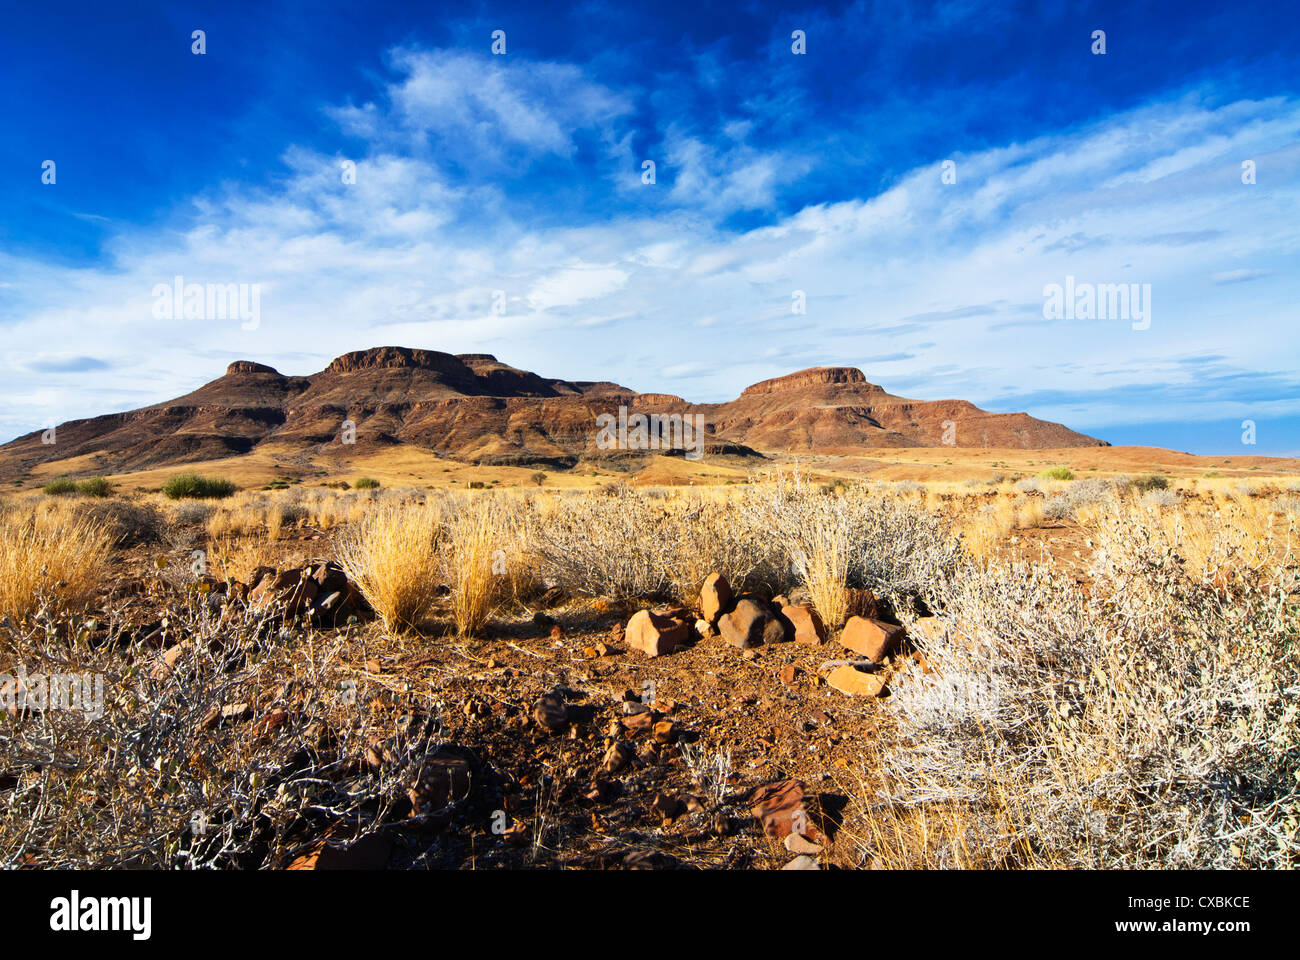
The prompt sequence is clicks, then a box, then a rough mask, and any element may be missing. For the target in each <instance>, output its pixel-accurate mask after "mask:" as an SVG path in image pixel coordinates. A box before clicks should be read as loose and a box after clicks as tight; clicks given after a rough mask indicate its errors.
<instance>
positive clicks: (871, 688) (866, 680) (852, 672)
mask: <svg viewBox="0 0 1300 960" xmlns="http://www.w3.org/2000/svg"><path fill="white" fill-rule="evenodd" d="M826 683H827V684H828V685H829V686H831V687H833V688H834V689H836V690H838V691H840V693H847V694H848V695H849V696H851V697H878V696H880V695H881V694H882V693H884V692H885V681H884V680H883V679H882V678H880V677H878V676H877V675H876V674H874V673H865V672H863V671H862V670H858V669H857V668H855V667H853V666H850V665H848V664H845V665H844V666H842V667H836V668H835V669H834V670H832V671H831V672H830V675H829V676H828V677H827V678H826Z"/></svg>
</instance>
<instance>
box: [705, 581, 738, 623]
mask: <svg viewBox="0 0 1300 960" xmlns="http://www.w3.org/2000/svg"><path fill="white" fill-rule="evenodd" d="M731 600H732V596H731V584H729V583H728V582H727V578H726V577H724V576H723V575H722V574H721V573H711V574H709V575H708V576H707V577H705V578H704V585H703V586H702V587H700V616H701V619H703V620H705V621H707V622H709V623H717V622H718V617H720V616H721V615H722V614H723V612H724V611H726V610H728V609H730V607H731Z"/></svg>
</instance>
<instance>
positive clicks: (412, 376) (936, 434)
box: [0, 347, 1104, 477]
mask: <svg viewBox="0 0 1300 960" xmlns="http://www.w3.org/2000/svg"><path fill="white" fill-rule="evenodd" d="M620 406H626V407H627V408H628V409H629V410H630V411H637V412H642V413H661V414H683V415H685V414H699V415H701V416H703V417H704V420H705V422H706V424H707V434H708V436H709V438H710V442H711V443H713V444H715V447H716V448H719V449H720V448H721V446H726V447H727V448H728V449H732V450H740V451H743V450H745V449H746V448H752V449H755V450H760V451H765V452H778V451H791V452H801V453H802V452H823V453H843V452H850V451H853V450H861V449H864V448H870V447H882V446H888V447H900V446H940V445H943V444H945V443H951V445H953V446H958V447H1017V448H1024V449H1033V448H1049V447H1071V446H1104V444H1102V442H1101V441H1099V440H1095V439H1093V438H1092V437H1088V436H1084V435H1083V434H1080V433H1076V432H1075V431H1073V430H1070V429H1068V428H1067V427H1064V426H1062V425H1061V424H1056V423H1049V422H1047V421H1043V420H1037V419H1035V418H1034V417H1031V416H1029V415H1028V414H1024V413H1007V414H1000V413H989V412H987V411H984V410H980V409H979V408H978V407H975V406H974V405H972V404H970V403H968V402H966V401H963V400H935V401H923V400H910V399H906V398H903V397H897V396H893V395H892V394H889V393H887V392H886V391H885V390H884V388H882V387H880V386H877V385H876V384H873V383H870V382H868V380H867V378H866V376H865V375H864V374H863V373H862V371H861V370H858V369H856V368H854V367H814V368H811V369H807V370H800V371H798V372H795V373H791V374H787V375H786V376H782V377H774V378H772V379H770V380H764V381H762V382H760V383H756V384H754V385H753V386H751V387H748V388H746V389H745V390H744V391H743V392H742V393H741V395H740V396H739V397H738V398H737V399H735V400H732V401H730V402H728V403H713V404H693V403H690V402H689V401H687V400H685V399H683V398H682V397H678V396H674V395H672V394H662V393H645V394H642V393H637V392H636V391H634V390H630V389H628V388H627V387H623V386H620V385H618V384H616V383H611V382H609V381H576V382H570V381H566V380H558V379H547V378H545V377H541V376H539V375H537V374H535V373H531V372H529V371H527V370H519V369H516V368H514V367H511V366H509V365H508V364H505V363H502V362H501V361H499V360H498V359H497V358H496V357H494V356H492V355H491V354H485V353H470V354H460V355H456V354H450V353H441V352H439V351H436V350H419V349H412V348H408V347H375V348H373V349H370V350H358V351H354V352H352V353H346V354H344V355H343V356H341V357H338V358H336V359H335V360H334V361H332V362H331V363H330V364H329V366H327V367H326V368H325V369H324V370H322V371H320V372H319V373H315V374H312V375H310V376H306V377H297V376H284V375H282V374H280V373H279V372H278V371H276V370H275V369H274V368H273V367H269V366H267V365H265V364H261V363H257V362H255V361H252V360H237V361H235V362H234V363H232V364H230V365H229V366H228V367H227V368H226V372H225V374H224V375H223V376H221V377H218V378H217V379H216V380H213V381H211V382H210V383H207V384H204V385H203V386H202V387H199V388H198V389H197V390H195V391H193V392H192V393H189V394H187V395H185V396H184V397H179V398H177V399H175V400H171V401H168V402H166V403H161V404H155V405H153V406H151V407H144V408H141V409H139V410H133V411H130V412H127V413H119V414H109V415H105V416H101V417H95V418H93V419H87V420H77V421H71V422H69V423H65V424H61V425H59V426H58V427H57V428H56V429H57V436H58V438H59V441H58V443H57V444H43V443H42V442H41V432H40V431H34V432H33V433H31V434H28V435H26V436H24V437H19V438H18V439H16V440H14V441H12V442H11V443H8V444H5V445H4V446H3V447H0V476H3V477H14V476H21V475H22V474H24V473H26V471H28V470H30V469H31V468H32V467H33V466H34V465H36V464H39V463H43V462H47V461H53V460H64V459H70V458H74V457H84V456H85V455H87V454H91V455H93V460H94V465H93V470H94V471H96V472H100V473H105V472H124V471H128V470H138V469H143V468H147V467H155V466H166V465H169V464H172V463H176V464H181V463H188V462H195V461H200V460H205V459H212V458H215V457H219V456H231V455H238V454H241V453H247V452H249V451H250V450H252V449H254V448H255V447H257V446H258V445H259V444H262V443H267V442H274V443H275V444H276V445H277V448H281V447H282V448H287V449H289V450H290V451H291V450H292V449H293V448H294V447H295V446H300V447H302V449H303V451H304V452H311V450H312V449H313V448H315V449H319V447H320V445H322V444H328V443H333V442H337V441H338V436H339V432H340V428H341V425H342V423H343V421H344V420H348V421H351V422H352V423H353V424H354V425H355V428H356V436H357V442H358V444H359V445H361V446H363V447H364V445H366V444H370V443H383V444H393V443H399V444H400V443H407V444H414V445H417V446H420V447H424V448H426V449H431V450H436V451H438V452H440V453H443V454H445V455H447V456H450V457H454V458H458V459H469V460H473V459H484V458H491V459H497V460H502V461H507V460H508V461H511V462H519V463H526V462H529V460H530V459H534V460H538V461H547V462H556V461H565V460H567V461H576V460H577V459H579V458H581V457H584V456H592V455H595V454H596V453H597V450H596V446H595V438H596V433H597V427H596V420H597V418H598V417H599V416H600V415H601V414H613V413H617V411H618V408H619V407H620ZM719 445H721V446H719ZM78 469H80V468H78ZM87 469H92V468H87Z"/></svg>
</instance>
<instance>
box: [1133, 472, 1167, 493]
mask: <svg viewBox="0 0 1300 960" xmlns="http://www.w3.org/2000/svg"><path fill="white" fill-rule="evenodd" d="M1168 486H1169V480H1168V478H1166V477H1162V476H1160V474H1158V473H1151V474H1147V475H1146V476H1145V477H1138V478H1137V479H1136V480H1134V481H1133V489H1135V490H1137V491H1138V492H1139V493H1148V492H1150V491H1152V490H1164V489H1166V488H1167V487H1168Z"/></svg>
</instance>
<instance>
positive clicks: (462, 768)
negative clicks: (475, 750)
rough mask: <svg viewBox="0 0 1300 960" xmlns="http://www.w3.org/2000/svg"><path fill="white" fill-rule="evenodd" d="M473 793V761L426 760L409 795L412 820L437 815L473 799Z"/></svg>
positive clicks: (444, 756) (441, 756) (440, 757)
mask: <svg viewBox="0 0 1300 960" xmlns="http://www.w3.org/2000/svg"><path fill="white" fill-rule="evenodd" d="M469 791H470V766H469V761H467V760H465V759H464V758H463V757H458V756H456V755H455V754H452V753H438V754H434V755H432V756H428V757H425V758H424V760H423V761H422V762H421V763H420V768H419V770H418V771H417V772H416V774H415V776H414V777H413V778H412V780H411V784H410V786H409V787H408V788H407V791H406V794H407V797H408V798H409V799H410V801H411V816H413V817H416V816H420V815H422V814H426V813H437V812H438V811H440V810H442V809H444V808H445V807H447V806H448V805H449V804H451V803H454V802H455V801H457V800H463V799H464V798H465V797H467V796H469Z"/></svg>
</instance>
